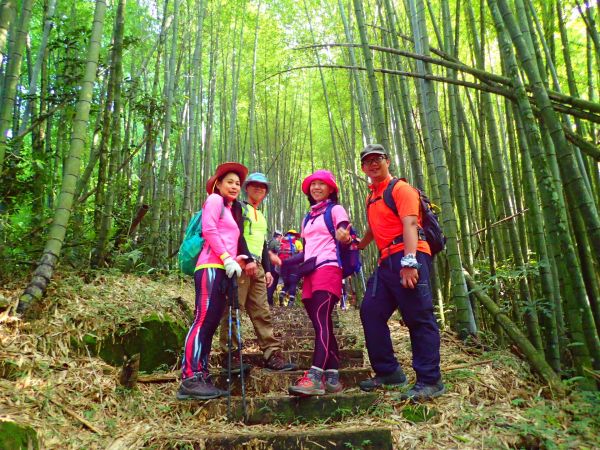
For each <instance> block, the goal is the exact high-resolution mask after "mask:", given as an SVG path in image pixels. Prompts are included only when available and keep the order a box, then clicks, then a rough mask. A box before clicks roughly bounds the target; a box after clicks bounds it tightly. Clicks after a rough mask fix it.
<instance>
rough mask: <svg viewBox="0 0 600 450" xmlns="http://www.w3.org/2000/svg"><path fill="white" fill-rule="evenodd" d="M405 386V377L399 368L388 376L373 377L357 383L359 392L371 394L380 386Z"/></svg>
mask: <svg viewBox="0 0 600 450" xmlns="http://www.w3.org/2000/svg"><path fill="white" fill-rule="evenodd" d="M405 384H406V375H404V372H403V371H402V369H401V368H400V367H398V369H396V371H395V372H393V373H390V374H389V375H375V376H374V377H373V378H369V379H368V380H363V381H361V382H360V383H358V386H359V387H360V389H361V390H363V391H366V392H371V391H373V390H375V389H377V388H379V387H382V386H394V387H402V386H404V385H405Z"/></svg>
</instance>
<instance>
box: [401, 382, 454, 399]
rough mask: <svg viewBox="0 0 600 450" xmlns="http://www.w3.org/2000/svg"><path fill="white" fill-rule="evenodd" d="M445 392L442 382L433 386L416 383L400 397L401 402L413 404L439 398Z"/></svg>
mask: <svg viewBox="0 0 600 450" xmlns="http://www.w3.org/2000/svg"><path fill="white" fill-rule="evenodd" d="M445 392H446V387H445V386H444V383H442V380H441V379H440V380H438V382H437V383H435V384H425V383H421V382H420V381H417V382H416V383H415V385H414V386H413V387H411V388H410V389H409V390H408V391H406V392H404V393H403V394H401V395H400V399H401V400H412V401H413V402H422V401H426V400H431V399H432V398H435V397H439V396H440V395H442V394H444V393H445Z"/></svg>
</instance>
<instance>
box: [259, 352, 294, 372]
mask: <svg viewBox="0 0 600 450" xmlns="http://www.w3.org/2000/svg"><path fill="white" fill-rule="evenodd" d="M265 368H266V369H267V370H271V371H273V372H288V371H290V370H296V369H297V368H298V365H297V364H294V363H291V362H285V359H283V353H281V350H277V351H274V352H273V353H271V356H269V359H267V362H266V363H265Z"/></svg>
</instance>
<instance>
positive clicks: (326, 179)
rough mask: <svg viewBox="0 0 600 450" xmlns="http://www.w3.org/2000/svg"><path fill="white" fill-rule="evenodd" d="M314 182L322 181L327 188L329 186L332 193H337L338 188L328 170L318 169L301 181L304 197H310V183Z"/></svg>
mask: <svg viewBox="0 0 600 450" xmlns="http://www.w3.org/2000/svg"><path fill="white" fill-rule="evenodd" d="M315 180H319V181H322V182H323V183H325V184H326V185H327V186H329V187H330V188H331V189H332V190H333V192H337V191H338V187H337V184H336V182H335V177H334V176H333V174H332V173H331V172H330V171H329V170H325V169H319V170H317V171H315V173H313V174H311V175H309V176H307V177H306V178H305V179H304V180H303V181H302V192H304V194H305V195H310V183H312V182H313V181H315Z"/></svg>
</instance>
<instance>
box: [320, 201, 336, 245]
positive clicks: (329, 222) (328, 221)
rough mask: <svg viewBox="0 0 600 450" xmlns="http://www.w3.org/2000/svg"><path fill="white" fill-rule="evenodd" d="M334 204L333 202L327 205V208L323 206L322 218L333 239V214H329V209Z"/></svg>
mask: <svg viewBox="0 0 600 450" xmlns="http://www.w3.org/2000/svg"><path fill="white" fill-rule="evenodd" d="M334 206H335V204H334V203H330V204H329V205H327V208H325V212H324V213H323V218H324V219H325V226H326V227H327V229H328V230H329V233H330V234H331V236H332V237H333V238H334V239H335V225H334V224H333V215H332V214H331V210H332V209H333V207H334Z"/></svg>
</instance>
